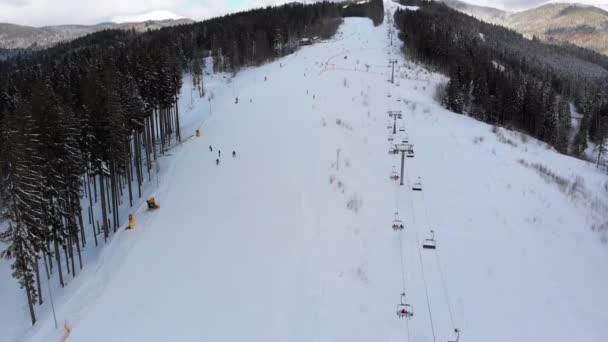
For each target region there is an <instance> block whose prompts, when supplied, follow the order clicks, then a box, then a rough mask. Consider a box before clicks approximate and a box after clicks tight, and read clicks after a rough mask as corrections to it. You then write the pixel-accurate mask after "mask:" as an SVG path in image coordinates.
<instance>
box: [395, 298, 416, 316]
mask: <svg viewBox="0 0 608 342" xmlns="http://www.w3.org/2000/svg"><path fill="white" fill-rule="evenodd" d="M412 316H414V309H413V308H412V306H411V305H409V304H407V303H406V302H405V292H403V293H402V294H401V301H400V303H399V304H397V317H399V318H411V317H412Z"/></svg>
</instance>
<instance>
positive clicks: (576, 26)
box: [441, 0, 608, 55]
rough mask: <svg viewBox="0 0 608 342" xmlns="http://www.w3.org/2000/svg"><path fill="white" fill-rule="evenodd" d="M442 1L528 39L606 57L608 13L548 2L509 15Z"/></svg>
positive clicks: (447, 0) (491, 9) (571, 4)
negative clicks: (564, 44)
mask: <svg viewBox="0 0 608 342" xmlns="http://www.w3.org/2000/svg"><path fill="white" fill-rule="evenodd" d="M441 2H443V3H445V4H446V5H448V6H450V7H452V8H454V9H455V10H458V11H460V12H463V13H466V14H469V15H471V16H474V17H476V18H477V19H480V20H483V21H485V22H489V23H493V24H499V25H503V26H506V27H509V28H511V29H513V30H515V31H517V32H519V33H521V34H523V35H524V36H526V37H528V38H532V37H533V36H536V37H538V38H539V39H543V40H547V41H552V42H567V43H571V44H575V45H578V46H582V47H585V48H588V49H591V50H595V51H597V52H599V53H602V54H605V55H608V11H606V10H604V9H602V8H599V7H595V6H590V5H583V4H577V3H558V2H556V3H547V4H544V5H542V6H540V7H536V8H533V9H529V10H526V11H521V12H516V13H509V12H505V11H502V10H499V9H496V8H491V7H482V6H476V5H471V4H467V3H465V2H462V1H458V0H442V1H441Z"/></svg>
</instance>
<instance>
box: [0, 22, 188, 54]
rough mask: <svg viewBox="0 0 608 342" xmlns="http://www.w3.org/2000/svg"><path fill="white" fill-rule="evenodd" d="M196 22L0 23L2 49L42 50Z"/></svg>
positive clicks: (0, 45) (0, 44)
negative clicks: (106, 33) (104, 34)
mask: <svg viewBox="0 0 608 342" xmlns="http://www.w3.org/2000/svg"><path fill="white" fill-rule="evenodd" d="M192 22H194V21H193V20H190V19H177V20H174V19H167V20H150V21H143V22H136V23H120V24H116V23H102V24H97V25H90V26H87V25H60V26H44V27H31V26H22V25H15V24H8V23H0V49H40V48H45V47H49V46H52V45H54V44H57V43H60V42H65V41H70V40H74V39H76V38H80V37H82V36H86V35H87V34H90V33H93V32H97V31H102V30H109V29H119V30H131V29H134V30H136V31H139V32H143V31H147V30H157V29H160V28H163V27H167V26H176V25H182V24H189V23H192Z"/></svg>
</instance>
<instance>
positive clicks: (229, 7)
mask: <svg viewBox="0 0 608 342" xmlns="http://www.w3.org/2000/svg"><path fill="white" fill-rule="evenodd" d="M291 1H293V0H0V22H8V23H14V24H21V25H30V26H44V25H59V24H96V23H99V22H104V21H115V22H124V21H141V20H145V19H163V18H175V17H187V18H192V19H195V20H202V19H205V18H209V17H211V16H216V15H221V14H225V13H229V12H234V11H238V10H242V9H247V8H253V7H259V6H263V5H277V4H282V3H285V2H291ZM306 1H310V2H312V1H314V0H306ZM468 2H470V3H475V4H480V5H486V6H493V7H497V8H502V9H522V8H530V7H534V6H536V5H538V4H541V3H544V2H547V0H468ZM578 2H586V3H595V4H606V3H608V0H578Z"/></svg>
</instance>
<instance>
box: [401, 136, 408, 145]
mask: <svg viewBox="0 0 608 342" xmlns="http://www.w3.org/2000/svg"><path fill="white" fill-rule="evenodd" d="M409 140H410V139H409V137H408V136H407V134H405V135H404V136H403V137H402V138H401V143H403V144H407V143H409V142H410V141H409Z"/></svg>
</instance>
